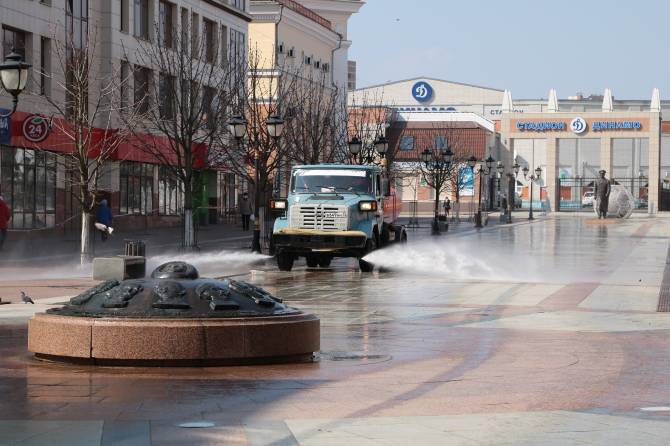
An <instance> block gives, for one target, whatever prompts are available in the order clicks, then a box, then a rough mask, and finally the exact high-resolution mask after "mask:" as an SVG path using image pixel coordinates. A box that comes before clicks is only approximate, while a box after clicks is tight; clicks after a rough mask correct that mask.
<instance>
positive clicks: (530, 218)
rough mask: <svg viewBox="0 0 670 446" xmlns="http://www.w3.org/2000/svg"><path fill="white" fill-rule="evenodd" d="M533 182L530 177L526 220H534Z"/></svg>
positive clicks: (532, 177)
mask: <svg viewBox="0 0 670 446" xmlns="http://www.w3.org/2000/svg"><path fill="white" fill-rule="evenodd" d="M534 180H535V177H534V176H531V177H530V211H528V220H534V218H533V182H534Z"/></svg>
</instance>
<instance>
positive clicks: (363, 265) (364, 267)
mask: <svg viewBox="0 0 670 446" xmlns="http://www.w3.org/2000/svg"><path fill="white" fill-rule="evenodd" d="M375 248H376V246H375V242H374V239H369V240H368V241H367V243H366V244H365V254H363V257H365V256H366V255H367V254H369V253H371V252H372V251H374V250H375ZM358 267H359V268H360V269H361V272H362V273H371V272H372V270H373V269H374V268H375V266H374V265H373V264H372V263H370V262H366V261H365V260H363V258H362V257H361V258H359V259H358Z"/></svg>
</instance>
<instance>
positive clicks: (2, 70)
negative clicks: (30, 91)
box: [0, 49, 31, 118]
mask: <svg viewBox="0 0 670 446" xmlns="http://www.w3.org/2000/svg"><path fill="white" fill-rule="evenodd" d="M30 67H31V65H30V64H27V63H25V62H24V61H23V58H22V57H21V55H20V54H18V53H17V52H16V50H15V49H13V50H12V52H11V53H9V55H8V56H7V57H5V61H4V62H3V63H1V64H0V85H2V88H3V89H4V90H5V91H6V92H7V93H9V94H10V95H11V96H12V110H11V111H10V112H9V113H5V114H3V113H0V118H7V117H9V116H11V115H12V114H13V113H14V112H15V111H16V107H17V106H18V105H19V95H20V94H21V93H22V92H23V90H25V88H26V83H27V82H28V70H29V69H30Z"/></svg>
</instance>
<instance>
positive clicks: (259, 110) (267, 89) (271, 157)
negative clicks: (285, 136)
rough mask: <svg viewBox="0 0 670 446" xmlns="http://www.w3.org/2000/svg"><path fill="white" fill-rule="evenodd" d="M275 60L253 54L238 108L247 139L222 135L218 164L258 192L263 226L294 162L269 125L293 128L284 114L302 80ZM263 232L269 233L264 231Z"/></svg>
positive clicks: (257, 205)
mask: <svg viewBox="0 0 670 446" xmlns="http://www.w3.org/2000/svg"><path fill="white" fill-rule="evenodd" d="M274 60H275V58H274V57H273V56H270V57H265V56H264V55H263V53H262V51H260V50H259V49H258V48H257V47H256V48H252V49H251V50H250V51H249V55H248V60H247V82H246V88H244V89H242V90H241V91H242V93H243V94H240V96H239V99H240V101H239V103H238V104H237V105H236V106H235V107H234V109H235V112H236V114H238V115H241V116H244V118H245V120H246V123H247V124H246V127H247V128H246V135H245V138H244V140H242V141H235V140H232V138H231V135H230V133H229V132H225V131H221V132H219V133H218V136H219V141H220V146H221V148H222V150H221V153H220V155H221V157H220V158H219V159H218V161H219V162H220V163H222V164H225V166H226V167H227V168H228V169H229V170H230V171H231V172H233V173H235V174H236V175H238V176H239V177H241V178H243V179H244V180H245V181H246V183H247V184H249V185H250V186H251V187H252V188H253V189H254V191H255V192H256V200H255V213H254V215H255V219H256V221H257V222H259V224H260V225H262V226H263V225H264V224H265V207H266V201H267V199H268V193H269V192H270V191H271V190H272V188H273V184H274V183H275V181H276V177H277V175H280V174H281V172H282V169H283V167H285V166H287V165H288V163H289V162H290V157H289V156H287V153H288V151H289V149H288V147H287V146H286V144H284V143H283V141H279V140H278V139H276V138H274V137H273V136H272V135H271V134H270V132H268V127H267V125H266V123H267V120H268V118H270V117H274V116H278V117H282V118H284V121H285V126H287V125H288V126H289V127H290V126H291V122H290V121H291V120H292V119H293V118H292V117H291V116H285V113H284V112H285V111H286V110H288V109H289V105H288V104H290V101H291V96H292V92H293V90H294V88H295V85H296V82H297V80H298V75H297V72H298V70H291V71H289V70H284V69H278V68H277V67H276V65H275V63H274ZM286 122H288V123H286ZM260 229H261V233H265V228H264V227H261V228H260Z"/></svg>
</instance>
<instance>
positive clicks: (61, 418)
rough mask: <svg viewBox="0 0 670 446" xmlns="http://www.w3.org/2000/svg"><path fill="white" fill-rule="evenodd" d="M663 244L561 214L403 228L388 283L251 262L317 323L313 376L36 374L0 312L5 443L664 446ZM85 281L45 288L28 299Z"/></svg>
mask: <svg viewBox="0 0 670 446" xmlns="http://www.w3.org/2000/svg"><path fill="white" fill-rule="evenodd" d="M669 245H670V219H665V218H634V219H630V220H627V221H607V222H599V221H597V220H593V219H588V218H580V217H575V216H558V217H550V218H547V219H544V220H539V221H536V222H534V223H532V224H529V223H527V222H523V221H520V222H519V223H518V224H515V225H513V226H500V227H491V228H486V229H485V230H482V231H463V232H460V233H456V234H451V235H447V236H443V237H441V238H440V239H439V241H438V242H436V241H435V239H431V238H429V237H425V236H424V234H423V233H421V232H417V233H412V232H410V242H409V243H408V245H407V246H406V248H404V249H403V250H393V249H392V250H389V251H386V252H384V251H381V252H380V253H379V254H378V257H377V261H378V262H381V263H382V264H383V266H385V267H387V268H390V269H391V271H389V272H383V273H380V272H375V273H373V274H367V275H366V274H361V273H359V272H358V271H357V268H355V264H354V263H353V262H351V261H348V260H337V261H334V262H333V267H332V268H330V269H326V270H311V269H307V268H306V267H305V266H304V264H303V263H302V262H301V263H298V265H297V267H296V268H295V269H294V271H292V272H290V273H282V272H279V271H277V270H276V269H275V268H272V267H269V266H252V268H256V269H254V270H253V271H251V273H250V274H249V275H248V277H246V279H248V280H250V281H253V282H255V283H257V284H259V285H262V286H263V287H266V288H267V289H268V290H269V291H271V292H272V293H275V294H277V295H278V296H280V297H282V298H284V299H285V300H286V301H287V302H288V303H289V305H292V306H295V307H298V308H301V309H303V310H305V311H309V312H313V313H315V314H317V315H318V316H319V317H320V318H321V335H322V338H321V349H322V350H321V352H320V353H319V355H318V360H317V361H316V362H314V363H309V364H297V365H296V364H293V365H269V366H254V367H252V366H245V367H212V368H162V369H159V368H104V367H97V368H96V367H90V366H75V365H63V364H52V363H46V362H39V361H36V360H34V359H33V358H31V356H30V355H29V353H28V352H27V350H26V339H27V330H26V322H27V319H28V317H29V316H30V314H31V313H32V311H34V310H35V308H33V306H29V305H20V304H13V305H3V306H0V395H2V398H1V399H0V444H1V445H4V444H17V445H41V444H49V445H61V444H62V445H77V444H82V445H98V444H101V445H105V446H106V445H115V444H128V445H145V444H156V445H178V444H179V445H181V444H197V445H210V444H211V445H214V444H216V445H219V444H240V445H266V444H275V445H293V444H304V445H330V444H332V445H335V444H337V445H341V444H346V443H348V444H352V445H359V444H363V445H367V444H370V445H380V444H410V443H411V444H413V445H417V444H426V445H434V444H449V445H452V444H453V445H481V444H496V445H500V444H509V445H537V444H561V445H562V444H580V445H581V444H585V445H611V444H617V445H621V444H630V445H639V444H645V445H667V444H668V441H669V440H668V439H670V407H669V406H670V385H669V384H668V383H669V382H670V380H669V378H670V348H668V342H667V339H668V335H669V334H670V313H662V312H657V307H658V304H659V295H661V294H662V292H661V291H662V287H668V286H670V285H668V283H666V282H665V281H664V276H665V275H666V271H665V269H666V261H667V260H666V259H667V254H668V246H669ZM195 263H196V265H197V261H196V262H195ZM208 268H209V271H208V272H210V273H218V274H225V273H230V272H231V271H232V270H231V269H229V268H226V269H225V270H224V269H223V268H222V269H221V271H216V268H214V267H212V265H211V264H209V263H208ZM243 269H244V268H241V267H240V266H239V265H238V267H237V270H235V271H232V272H234V273H237V274H240V273H242V271H241V270H243ZM247 269H248V268H247ZM89 282H90V281H87V280H85V279H74V278H73V279H69V280H67V279H61V281H59V282H57V283H55V284H54V285H53V286H52V287H50V285H49V284H50V283H52V282H49V281H48V280H44V281H43V283H42V282H41V283H40V284H39V289H40V290H43V292H42V293H41V294H40V295H39V296H37V297H39V298H40V299H39V300H38V304H37V305H35V307H38V308H37V309H39V310H40V311H42V310H43V309H44V308H48V307H49V306H52V305H56V304H58V302H62V301H63V300H64V299H65V297H64V296H68V295H72V294H76V292H77V291H76V290H77V289H78V288H79V287H85V286H89ZM2 286H10V285H7V283H0V287H2ZM11 286H14V287H16V286H21V284H20V283H12V284H11ZM0 290H2V288H0ZM188 422H201V424H199V425H201V426H202V427H182V426H183V423H188Z"/></svg>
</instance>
